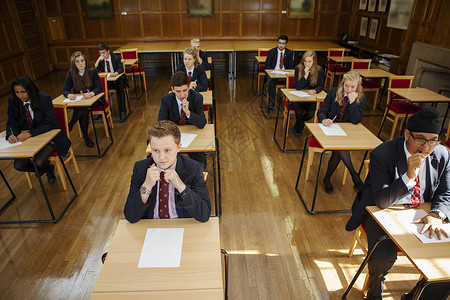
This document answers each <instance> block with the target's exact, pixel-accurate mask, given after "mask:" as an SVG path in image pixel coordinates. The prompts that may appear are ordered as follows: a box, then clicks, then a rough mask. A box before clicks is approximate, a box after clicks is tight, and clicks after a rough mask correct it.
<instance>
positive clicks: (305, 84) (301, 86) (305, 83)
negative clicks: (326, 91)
mask: <svg viewBox="0 0 450 300" xmlns="http://www.w3.org/2000/svg"><path fill="white" fill-rule="evenodd" d="M299 72H300V69H299V67H298V66H297V67H295V75H294V87H295V89H297V90H305V89H306V90H315V91H316V92H317V93H320V92H321V91H322V90H323V81H322V76H323V73H322V71H321V70H318V72H317V73H318V74H317V83H316V85H315V86H311V85H310V84H309V78H310V77H311V74H310V75H309V76H308V78H307V79H305V77H303V76H302V78H300V80H298V73H299Z"/></svg>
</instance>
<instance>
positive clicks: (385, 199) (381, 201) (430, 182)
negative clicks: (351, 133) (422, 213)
mask: <svg viewBox="0 0 450 300" xmlns="http://www.w3.org/2000/svg"><path fill="white" fill-rule="evenodd" d="M404 143H405V139H404V137H402V136H401V137H398V138H395V139H393V140H390V141H387V142H384V143H383V144H381V145H380V146H378V147H377V148H375V149H374V150H373V151H372V152H371V153H370V171H369V175H368V176H367V179H366V182H365V183H364V185H363V186H362V187H361V188H360V189H359V191H358V194H357V195H356V198H355V201H354V202H353V206H352V216H351V217H350V219H349V220H348V223H347V225H346V226H345V229H347V230H348V231H351V230H354V229H356V228H357V227H358V226H359V225H360V224H361V223H362V221H363V219H364V217H365V216H366V215H367V214H368V212H367V211H366V206H369V205H377V206H378V207H379V208H381V209H384V208H387V207H389V206H391V205H394V204H395V202H396V201H397V200H398V199H400V198H402V197H404V196H406V195H407V194H411V192H412V191H411V190H408V189H407V187H406V185H405V183H404V182H403V179H402V178H401V177H402V176H403V174H405V173H406V171H408V162H407V160H406V154H405V150H404ZM449 158H450V154H449V151H448V149H447V148H446V147H445V146H442V145H438V146H437V147H436V148H435V149H434V151H433V152H432V153H431V154H430V155H429V156H428V157H427V158H426V166H427V169H426V177H427V178H426V189H425V191H424V193H423V197H424V200H425V201H426V202H432V204H431V208H432V209H438V210H440V211H442V212H443V213H444V214H445V215H446V216H447V220H448V218H449V216H450V163H449Z"/></svg>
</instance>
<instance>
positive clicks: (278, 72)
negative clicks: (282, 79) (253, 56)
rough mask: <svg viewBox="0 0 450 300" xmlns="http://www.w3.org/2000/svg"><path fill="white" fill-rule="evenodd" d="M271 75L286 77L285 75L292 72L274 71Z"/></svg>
mask: <svg viewBox="0 0 450 300" xmlns="http://www.w3.org/2000/svg"><path fill="white" fill-rule="evenodd" d="M270 73H272V74H281V75H284V74H289V73H290V72H289V71H278V70H274V71H271V72H270Z"/></svg>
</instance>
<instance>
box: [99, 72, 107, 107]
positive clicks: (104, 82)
mask: <svg viewBox="0 0 450 300" xmlns="http://www.w3.org/2000/svg"><path fill="white" fill-rule="evenodd" d="M99 76H100V83H101V84H102V92H103V93H105V100H106V103H108V105H109V93H108V75H107V74H101V75H99Z"/></svg>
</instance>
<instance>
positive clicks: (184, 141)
mask: <svg viewBox="0 0 450 300" xmlns="http://www.w3.org/2000/svg"><path fill="white" fill-rule="evenodd" d="M196 137H197V135H196V134H194V133H181V148H187V147H189V145H190V144H191V143H192V141H193V140H194V139H195V138H196Z"/></svg>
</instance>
